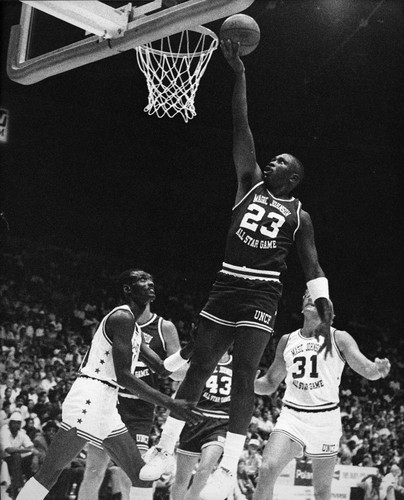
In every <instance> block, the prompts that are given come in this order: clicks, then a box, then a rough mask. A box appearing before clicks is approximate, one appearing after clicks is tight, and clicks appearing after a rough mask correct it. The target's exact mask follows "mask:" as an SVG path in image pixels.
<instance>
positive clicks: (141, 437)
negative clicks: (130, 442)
mask: <svg viewBox="0 0 404 500" xmlns="http://www.w3.org/2000/svg"><path fill="white" fill-rule="evenodd" d="M136 443H143V444H149V436H147V435H146V434H136Z"/></svg>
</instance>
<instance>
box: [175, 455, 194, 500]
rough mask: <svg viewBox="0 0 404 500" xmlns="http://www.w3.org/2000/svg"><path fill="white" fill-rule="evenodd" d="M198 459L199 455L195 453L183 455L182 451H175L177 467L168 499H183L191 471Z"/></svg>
mask: <svg viewBox="0 0 404 500" xmlns="http://www.w3.org/2000/svg"><path fill="white" fill-rule="evenodd" d="M198 460H199V457H198V456H197V455H184V454H183V453H179V452H177V468H176V473H175V480H174V483H173V485H172V488H171V495H170V500H184V499H185V495H186V492H187V489H188V486H189V481H190V479H191V475H192V471H193V470H194V468H195V466H196V464H197V463H198ZM194 478H195V476H194ZM195 498H196V497H195Z"/></svg>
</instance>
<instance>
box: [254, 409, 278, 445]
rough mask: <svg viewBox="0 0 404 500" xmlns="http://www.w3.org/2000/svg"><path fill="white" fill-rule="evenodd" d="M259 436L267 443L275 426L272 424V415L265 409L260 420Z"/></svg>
mask: <svg viewBox="0 0 404 500" xmlns="http://www.w3.org/2000/svg"><path fill="white" fill-rule="evenodd" d="M257 430H258V434H259V435H260V436H261V438H262V439H263V440H264V441H267V440H268V438H269V435H270V434H271V432H272V431H273V430H274V424H273V422H272V415H271V413H270V411H269V410H268V408H264V410H263V411H262V417H261V418H259V419H258V429H257Z"/></svg>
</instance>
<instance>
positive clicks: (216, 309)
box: [200, 272, 282, 334]
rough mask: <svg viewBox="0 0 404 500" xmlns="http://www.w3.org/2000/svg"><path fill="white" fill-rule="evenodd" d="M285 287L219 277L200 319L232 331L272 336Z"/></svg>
mask: <svg viewBox="0 0 404 500" xmlns="http://www.w3.org/2000/svg"><path fill="white" fill-rule="evenodd" d="M281 294H282V284H281V283H279V282H268V281H261V280H250V279H245V278H237V277H235V276H232V275H228V274H225V273H221V272H220V273H218V275H217V279H216V281H215V283H214V285H213V287H212V290H211V292H210V295H209V298H208V301H207V303H206V305H205V307H204V308H203V310H202V311H201V313H200V314H201V316H202V317H204V318H207V319H209V320H211V321H213V322H215V323H218V324H220V325H223V326H229V327H241V326H243V327H246V326H247V327H251V328H259V329H261V330H264V331H266V332H268V333H270V334H272V333H273V328H274V323H275V318H276V312H277V309H278V302H279V298H280V296H281Z"/></svg>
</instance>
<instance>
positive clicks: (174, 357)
mask: <svg viewBox="0 0 404 500" xmlns="http://www.w3.org/2000/svg"><path fill="white" fill-rule="evenodd" d="M180 352H181V351H177V352H175V353H174V354H171V356H168V358H166V359H165V360H164V361H163V365H164V368H165V369H166V370H168V371H169V372H176V371H177V370H179V369H180V368H181V366H182V365H184V364H185V363H186V362H187V360H186V359H184V358H183V357H182V356H181V354H180Z"/></svg>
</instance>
